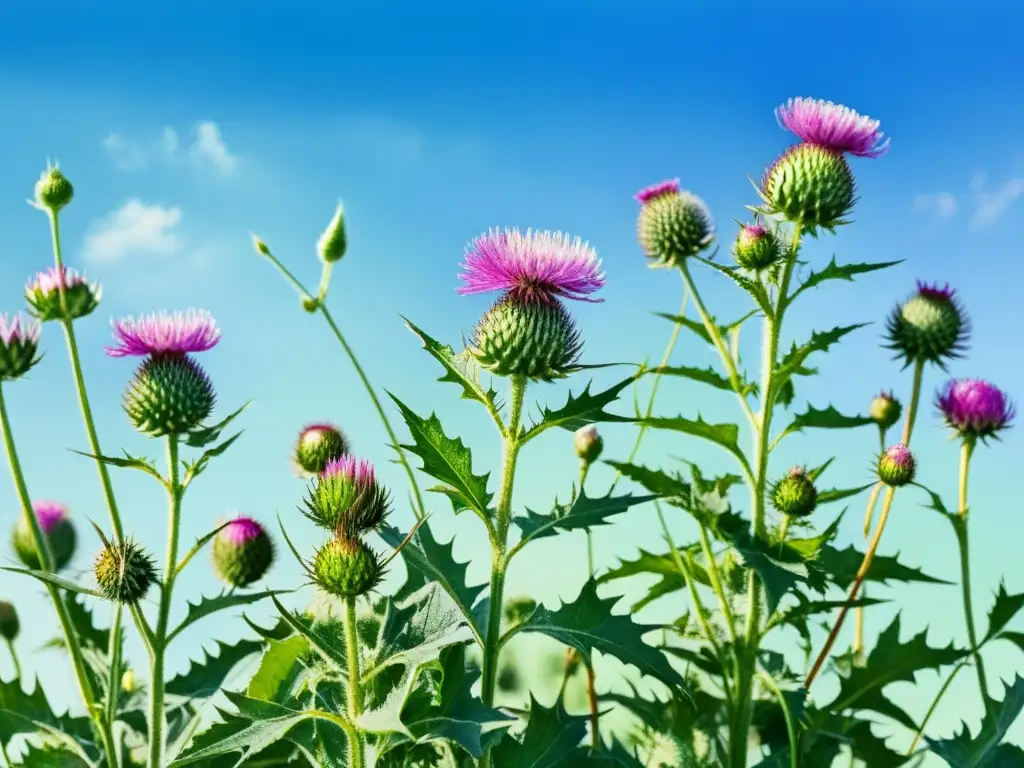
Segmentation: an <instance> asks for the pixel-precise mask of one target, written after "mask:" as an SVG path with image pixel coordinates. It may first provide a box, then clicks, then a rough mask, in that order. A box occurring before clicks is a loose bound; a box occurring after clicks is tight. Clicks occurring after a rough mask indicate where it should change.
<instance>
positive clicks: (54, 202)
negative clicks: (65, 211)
mask: <svg viewBox="0 0 1024 768" xmlns="http://www.w3.org/2000/svg"><path fill="white" fill-rule="evenodd" d="M74 196H75V188H74V187H73V186H71V182H70V181H68V180H67V179H66V178H65V177H64V174H63V173H61V171H60V169H59V168H57V167H56V166H49V165H48V166H47V168H46V170H45V171H43V173H42V175H41V176H40V177H39V181H37V182H36V188H35V205H36V207H37V208H39V209H40V210H43V211H47V212H48V213H50V214H55V213H58V212H59V211H60V210H61V209H62V208H63V207H64V206H65V205H67V204H68V203H70V202H71V200H72V199H73V198H74Z"/></svg>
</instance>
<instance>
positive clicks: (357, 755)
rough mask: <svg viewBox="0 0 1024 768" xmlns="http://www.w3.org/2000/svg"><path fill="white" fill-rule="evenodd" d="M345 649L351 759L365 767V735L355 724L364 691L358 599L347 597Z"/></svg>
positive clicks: (355, 766)
mask: <svg viewBox="0 0 1024 768" xmlns="http://www.w3.org/2000/svg"><path fill="white" fill-rule="evenodd" d="M345 651H346V653H347V654H348V685H347V686H346V688H347V693H348V719H349V722H351V723H352V724H353V728H352V730H353V733H351V734H349V740H350V741H351V742H352V743H351V745H350V750H349V759H350V760H351V766H352V768H364V766H365V765H366V748H365V745H364V744H363V736H362V734H361V733H359V729H358V727H357V726H356V725H355V724H356V721H357V720H358V719H359V715H361V714H362V711H363V709H362V705H363V692H362V688H361V685H360V679H359V635H358V634H357V633H356V599H355V598H354V597H349V598H346V599H345Z"/></svg>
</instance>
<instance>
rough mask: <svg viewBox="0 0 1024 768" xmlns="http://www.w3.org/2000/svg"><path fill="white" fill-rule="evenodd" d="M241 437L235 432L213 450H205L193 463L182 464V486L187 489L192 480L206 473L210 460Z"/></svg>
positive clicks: (239, 433)
mask: <svg viewBox="0 0 1024 768" xmlns="http://www.w3.org/2000/svg"><path fill="white" fill-rule="evenodd" d="M241 436H242V433H241V432H236V433H235V434H234V435H232V436H231V437H229V438H228V439H227V440H225V441H224V442H223V443H220V444H218V445H215V446H213V448H207V449H206V450H205V451H203V453H202V455H201V456H200V457H199V458H198V459H196V460H195V461H191V462H183V464H184V466H185V477H184V478H183V479H182V481H181V484H182V486H184V487H188V485H189V484H190V483H191V482H192V481H193V480H195V479H196V478H197V477H199V475H201V474H202V473H203V472H205V471H206V468H207V467H208V466H209V464H210V460H211V459H215V458H217V457H218V456H220V455H221V454H223V453H224V452H225V451H226V450H227V449H228V448H230V447H231V446H232V445H234V442H235V441H236V440H237V439H238V438H240V437H241Z"/></svg>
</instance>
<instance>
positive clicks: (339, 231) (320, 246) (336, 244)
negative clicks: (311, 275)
mask: <svg viewBox="0 0 1024 768" xmlns="http://www.w3.org/2000/svg"><path fill="white" fill-rule="evenodd" d="M347 247H348V239H347V238H346V236H345V211H344V209H343V208H342V205H341V202H340V201H339V202H338V207H337V208H336V209H335V211H334V216H333V217H332V218H331V223H330V224H328V225H327V229H325V230H324V232H323V234H322V235H320V239H319V240H318V241H317V244H316V252H317V255H318V256H319V257H320V260H321V261H322V262H324V263H325V264H333V263H334V262H336V261H341V259H342V257H343V256H344V255H345V249H346V248H347Z"/></svg>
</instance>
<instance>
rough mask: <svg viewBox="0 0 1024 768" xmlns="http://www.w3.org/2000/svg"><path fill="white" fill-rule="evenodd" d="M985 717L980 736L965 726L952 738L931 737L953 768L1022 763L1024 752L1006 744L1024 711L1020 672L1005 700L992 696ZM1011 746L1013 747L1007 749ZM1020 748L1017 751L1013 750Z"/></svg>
mask: <svg viewBox="0 0 1024 768" xmlns="http://www.w3.org/2000/svg"><path fill="white" fill-rule="evenodd" d="M985 710H986V714H985V718H984V719H983V720H982V722H981V729H980V730H979V731H978V735H977V736H975V737H973V738H972V737H971V733H970V731H969V730H968V729H967V726H966V725H964V726H963V727H962V729H961V730H959V731H958V732H957V733H956V734H955V735H954V736H953V738H951V739H942V740H932V739H929V740H928V746H929V747H931V750H932V751H933V752H934V753H935V754H937V755H939V757H941V758H942V759H943V760H945V761H946V762H947V763H949V765H950V768H1011V766H1020V765H1024V763H1022V762H1020V759H1021V758H1024V753H1022V752H1020V750H1019V748H1016V747H1013V746H1012V745H1010V744H1003V739H1004V738H1005V737H1006V732H1007V731H1009V730H1010V727H1011V726H1012V725H1013V724H1014V722H1015V721H1016V720H1017V717H1018V716H1019V715H1020V713H1021V712H1022V711H1024V677H1021V676H1020V675H1018V676H1017V678H1016V679H1015V680H1014V681H1013V683H1011V684H1010V685H1008V686H1006V688H1005V689H1004V695H1003V700H1002V702H999V701H996V700H995V699H992V698H990V699H988V700H987V701H986V702H985ZM1004 747H1010V749H1004ZM1014 749H1017V754H1016V755H1015V754H1014V753H1013V750H1014Z"/></svg>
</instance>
